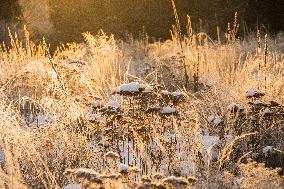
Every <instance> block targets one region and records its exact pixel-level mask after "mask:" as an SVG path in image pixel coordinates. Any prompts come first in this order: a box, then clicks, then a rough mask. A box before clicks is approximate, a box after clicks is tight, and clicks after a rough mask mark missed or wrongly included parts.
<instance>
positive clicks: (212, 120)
mask: <svg viewBox="0 0 284 189" xmlns="http://www.w3.org/2000/svg"><path fill="white" fill-rule="evenodd" d="M207 121H208V122H209V123H213V124H214V125H216V126H217V125H219V124H220V123H222V121H223V120H222V119H221V117H220V116H214V115H211V116H209V117H208V118H207Z"/></svg>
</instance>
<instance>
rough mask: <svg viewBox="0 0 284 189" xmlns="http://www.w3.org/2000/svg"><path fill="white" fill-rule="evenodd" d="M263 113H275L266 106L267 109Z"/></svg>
mask: <svg viewBox="0 0 284 189" xmlns="http://www.w3.org/2000/svg"><path fill="white" fill-rule="evenodd" d="M263 114H264V115H269V114H273V112H272V111H271V110H270V109H269V108H265V110H264V111H263Z"/></svg>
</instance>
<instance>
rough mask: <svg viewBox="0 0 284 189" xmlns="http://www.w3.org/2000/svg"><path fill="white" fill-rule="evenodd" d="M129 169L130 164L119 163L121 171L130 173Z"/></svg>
mask: <svg viewBox="0 0 284 189" xmlns="http://www.w3.org/2000/svg"><path fill="white" fill-rule="evenodd" d="M128 169H129V167H128V165H125V164H123V163H121V164H119V166H118V170H119V172H120V173H128Z"/></svg>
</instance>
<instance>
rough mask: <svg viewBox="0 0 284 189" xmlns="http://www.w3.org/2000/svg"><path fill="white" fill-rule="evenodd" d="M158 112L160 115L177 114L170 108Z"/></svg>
mask: <svg viewBox="0 0 284 189" xmlns="http://www.w3.org/2000/svg"><path fill="white" fill-rule="evenodd" d="M160 112H161V114H174V113H177V110H176V109H175V108H171V107H164V108H162V109H161V111H160Z"/></svg>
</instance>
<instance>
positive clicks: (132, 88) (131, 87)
mask: <svg viewBox="0 0 284 189" xmlns="http://www.w3.org/2000/svg"><path fill="white" fill-rule="evenodd" d="M143 89H145V85H143V84H139V83H136V82H131V83H125V84H122V85H120V86H118V87H115V88H113V89H112V91H111V92H112V93H121V92H132V93H134V92H139V91H141V90H143Z"/></svg>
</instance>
